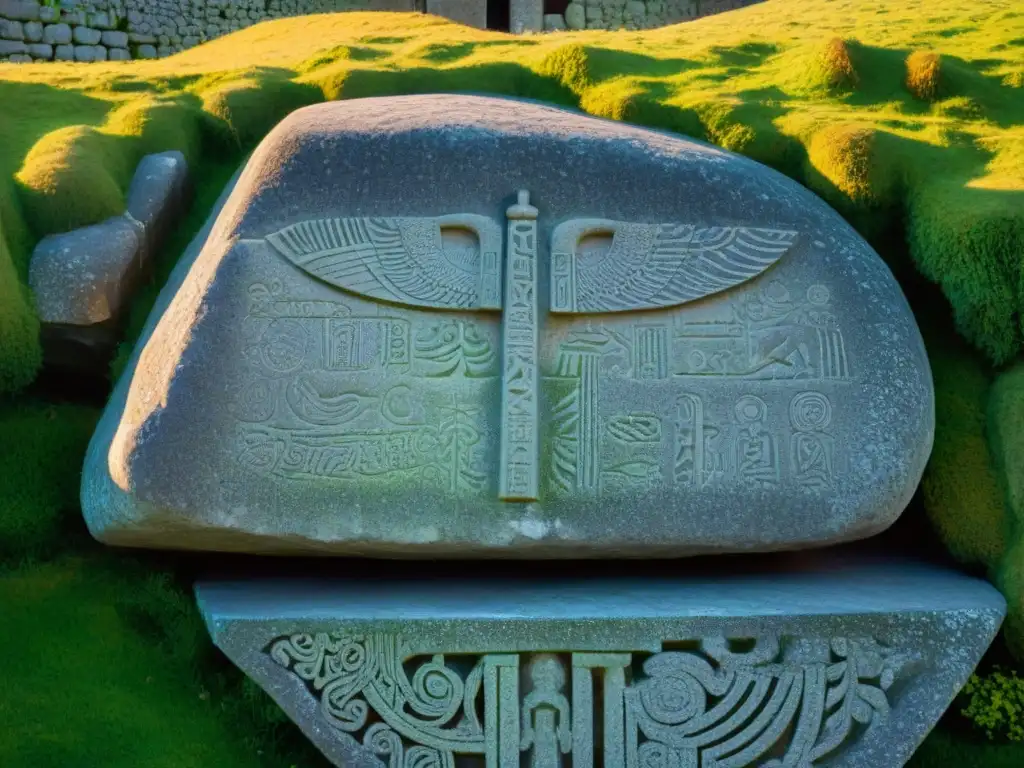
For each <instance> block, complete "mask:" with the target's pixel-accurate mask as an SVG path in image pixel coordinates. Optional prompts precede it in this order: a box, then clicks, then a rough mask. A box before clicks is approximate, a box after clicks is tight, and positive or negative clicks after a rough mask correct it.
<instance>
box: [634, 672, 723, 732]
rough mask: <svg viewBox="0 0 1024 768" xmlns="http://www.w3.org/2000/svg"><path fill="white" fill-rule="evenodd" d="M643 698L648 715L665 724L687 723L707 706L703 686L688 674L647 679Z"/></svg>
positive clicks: (643, 688)
mask: <svg viewBox="0 0 1024 768" xmlns="http://www.w3.org/2000/svg"><path fill="white" fill-rule="evenodd" d="M640 698H641V700H642V702H643V705H644V709H645V710H646V711H647V714H648V715H650V716H651V717H652V718H653V719H654V720H657V721H658V722H659V723H664V724H665V725H679V724H680V723H685V722H686V721H687V720H690V719H692V718H694V717H696V716H697V715H699V714H702V713H703V712H704V710H705V709H706V708H707V693H706V692H705V690H704V686H702V685H701V684H700V682H699V681H698V680H697V678H695V677H693V676H691V675H687V674H675V675H671V676H666V677H657V678H651V679H649V680H646V681H645V682H644V684H643V687H642V689H641V692H640Z"/></svg>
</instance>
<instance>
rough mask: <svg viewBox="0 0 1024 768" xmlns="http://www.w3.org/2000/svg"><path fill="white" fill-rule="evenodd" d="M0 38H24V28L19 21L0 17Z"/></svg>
mask: <svg viewBox="0 0 1024 768" xmlns="http://www.w3.org/2000/svg"><path fill="white" fill-rule="evenodd" d="M0 38H2V39H4V40H24V39H25V28H24V27H23V26H22V24H21V22H20V21H8V20H7V19H0Z"/></svg>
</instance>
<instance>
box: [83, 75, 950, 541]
mask: <svg viewBox="0 0 1024 768" xmlns="http://www.w3.org/2000/svg"><path fill="white" fill-rule="evenodd" d="M339 179H341V180H344V181H339ZM517 191H522V192H523V194H522V195H520V199H519V201H518V202H517V201H516V197H515V195H516V193H517ZM534 206H536V207H534ZM388 217H401V218H400V219H390V218H388ZM534 217H536V218H534ZM344 218H351V219H352V222H351V223H350V224H344V223H336V220H340V219H344ZM353 227H354V229H353ZM509 228H511V230H512V234H513V235H515V236H514V237H512V236H511V235H510V237H511V240H509V241H507V242H506V241H505V239H504V238H503V236H502V233H503V232H505V231H506V230H508V229H509ZM534 230H536V231H534ZM324 238H327V239H326V240H325V239H324ZM361 243H362V245H361ZM368 243H374V244H375V245H374V246H373V247H375V248H377V249H378V251H379V252H381V253H384V254H391V255H388V256H387V259H391V260H390V261H387V260H385V262H381V264H382V265H383V266H374V269H375V270H377V272H369V271H366V269H365V268H363V267H361V266H359V264H361V263H362V262H351V261H345V259H355V258H358V256H357V254H360V253H363V251H362V250H360V249H362V248H364V247H367V245H366V244H368ZM524 243H536V247H537V249H538V250H537V252H536V253H534V252H533V251H532V250H531V248H532V247H533V246H529V247H528V246H527V245H525V244H524ZM506 248H507V249H509V251H510V252H511V254H512V255H511V256H507V255H505V254H506ZM408 249H412V250H411V251H410V250H408ZM410 252H412V253H415V254H417V255H416V256H415V257H412V256H408V255H406V254H407V253H410ZM552 254H555V256H554V257H552ZM413 258H415V259H417V260H418V261H416V262H415V264H419V265H420V266H415V265H414V263H413V261H406V260H408V259H413ZM552 258H553V259H554V263H553V264H552ZM502 262H504V263H505V264H507V265H508V266H507V267H505V271H506V272H508V273H509V274H508V275H507V276H506V279H505V281H504V288H500V284H499V275H500V271H499V270H500V267H499V265H500V264H501V263H502ZM371 263H372V264H374V265H377V264H378V262H376V261H374V262H371ZM442 263H443V264H448V265H449V266H438V267H437V269H440V270H441V273H443V274H445V275H447V276H446V277H445V278H444V279H443V280H441V279H440V278H437V277H433V276H431V275H433V274H435V273H433V272H431V270H433V269H434V268H435V267H434V266H433V265H435V264H442ZM531 264H535V265H536V271H534V270H533V269H532V268H529V266H530V265H531ZM459 265H461V266H459ZM297 266H298V267H299V268H298V269H297V268H296V267H297ZM449 270H455V271H453V272H450V271H449ZM622 270H631V272H630V273H629V274H631V275H632V276H627V273H625V272H623V271H622ZM441 273H437V274H441ZM377 275H380V277H378V276H377ZM410 275H412V276H413V277H410ZM317 276H319V278H318V277H317ZM439 280H440V282H439ZM537 280H539V281H540V282H531V281H537ZM396 281H397V282H396ZM453 281H454V282H453ZM177 286H178V288H180V291H179V294H178V296H177V297H176V298H175V299H174V300H173V301H170V300H169V299H168V300H166V301H163V302H162V303H160V304H159V305H158V306H157V308H156V309H155V310H154V312H155V317H158V316H160V315H162V318H161V319H160V320H159V323H158V324H157V327H156V330H155V331H154V335H153V337H152V339H151V340H150V342H149V345H148V346H147V347H146V351H145V352H144V353H142V354H141V357H140V360H139V363H138V368H137V370H134V371H133V370H129V371H128V372H127V373H126V377H128V378H129V379H132V381H133V384H132V386H131V387H130V388H122V389H119V390H118V392H119V394H118V395H117V396H116V397H114V398H113V399H112V401H111V403H110V405H109V406H108V409H107V412H106V415H105V417H104V419H103V421H102V424H101V425H100V427H99V429H98V432H97V434H96V436H95V438H94V441H93V445H92V448H91V449H90V453H89V458H88V461H87V466H86V470H85V476H84V479H83V483H84V485H83V496H82V499H83V509H84V511H85V515H86V519H87V521H88V523H89V526H90V529H91V530H92V532H93V534H94V535H95V536H96V537H97V538H99V539H100V540H102V541H105V542H108V543H112V544H121V545H131V546H155V547H172V548H189V549H215V550H230V551H266V552H281V553H314V552H315V553H320V554H323V553H336V554H362V555H365V554H375V555H400V556H426V557H434V556H437V557H441V556H478V555H488V556H504V557H596V556H607V555H613V554H614V555H623V556H636V557H656V556H679V555H686V554H698V553H708V552H725V551H737V550H739V551H749V550H774V549H786V548H802V547H809V546H817V545H824V544H830V543H835V542H839V541H843V540H851V539H856V538H863V537H867V536H870V535H872V534H874V533H877V532H878V531H880V530H882V529H884V528H886V527H887V526H888V525H890V524H891V523H892V522H893V521H894V520H895V519H896V518H897V517H898V515H899V514H900V512H901V511H902V510H903V509H904V507H905V506H906V504H907V503H908V501H909V500H910V498H911V496H912V495H913V493H914V490H915V488H916V486H917V483H918V481H919V479H920V476H921V473H922V471H923V468H924V465H925V462H926V461H927V458H928V455H929V452H930V450H931V444H932V438H933V427H934V404H933V395H932V383H931V377H930V372H929V368H928V364H927V359H926V357H925V352H924V347H923V344H922V342H921V338H920V334H919V332H918V330H917V328H916V325H915V324H914V320H913V317H912V315H911V313H910V311H909V308H908V307H907V304H906V301H905V299H904V297H903V295H902V293H901V292H900V289H899V287H898V285H897V284H896V282H895V280H894V279H893V277H892V274H891V273H890V272H889V270H888V268H887V267H886V266H885V265H884V263H883V262H882V261H881V259H879V257H878V256H877V255H876V254H875V253H874V252H873V251H872V250H871V249H870V247H869V246H868V245H867V244H866V243H865V242H864V241H863V240H862V239H861V238H860V237H859V236H858V235H857V234H856V233H855V232H854V231H853V229H852V228H851V227H850V226H849V225H847V224H846V223H845V222H844V221H843V220H842V219H841V218H840V217H839V216H838V214H836V213H835V212H834V211H832V210H831V209H830V208H828V206H826V205H825V204H824V203H823V202H822V201H821V200H820V199H818V198H817V197H815V196H814V195H812V194H811V193H810V192H808V191H807V190H806V189H804V188H802V187H801V186H799V185H798V184H796V183H795V182H793V181H791V180H789V179H787V178H785V177H783V176H782V175H780V174H778V173H776V172H774V171H772V170H770V169H768V168H765V167H764V166H761V165H759V164H757V163H754V162H752V161H750V160H747V159H745V158H741V157H739V156H736V155H732V154H730V153H727V152H724V151H722V150H719V149H716V148H713V147H710V146H707V145H704V144H700V143H698V142H694V141H690V140H686V139H682V138H677V137H672V136H668V135H665V134H661V133H657V132H653V131H647V130H643V129H640V128H635V127H630V126H627V125H623V124H621V123H615V122H612V121H605V120H599V119H596V118H590V117H586V116H582V115H579V114H576V113H573V112H568V111H563V110H558V109H555V108H551V107H545V106H540V105H536V104H533V103H528V102H518V101H514V100H506V99H493V98H482V97H470V96H441V95H435V96H421V97H398V98H391V99H361V100H358V101H351V102H339V103H332V104H325V105H318V106H315V107H310V108H307V109H303V110H300V111H298V112H295V113H293V114H292V115H291V116H290V117H289V118H287V119H286V120H285V121H284V122H283V123H282V124H281V125H279V126H278V127H277V128H276V129H275V130H274V131H273V132H272V133H271V135H270V136H269V137H268V138H267V139H265V140H264V142H263V143H262V144H261V146H260V147H259V149H258V150H257V151H256V153H255V154H254V156H253V158H252V159H251V161H250V164H249V167H248V171H247V172H246V174H245V177H244V180H243V181H242V182H241V183H240V185H239V188H238V189H237V190H236V192H235V195H234V197H233V199H232V202H231V205H230V206H229V209H228V210H226V211H225V212H224V215H223V218H222V220H221V221H220V223H219V225H218V227H217V228H216V229H215V232H214V235H213V236H211V237H210V239H209V241H208V242H207V243H206V244H205V246H204V247H203V249H202V252H201V255H199V256H198V258H197V260H196V262H195V264H194V266H193V269H192V273H191V274H190V276H189V278H188V280H187V281H184V282H183V283H179V284H177ZM168 290H175V289H174V287H171V288H169V289H168ZM502 291H506V292H508V294H507V297H506V298H503V297H502ZM538 293H539V294H540V297H538ZM168 296H170V294H168ZM524 296H531V297H534V298H533V299H531V300H530V301H526V300H525V299H523V297H524ZM703 297H707V298H704V300H700V301H698V299H701V298H703ZM382 300H383V302H384V303H382ZM531 301H537V304H536V305H533V304H531V303H530V302H531ZM524 302H525V303H524ZM459 307H461V309H459ZM501 307H504V310H503V311H499V310H500V309H501ZM640 308H647V309H644V311H642V312H640V311H634V310H638V309H640ZM540 318H543V319H542V320H540ZM531 320H532V321H533V322H539V323H540V327H539V330H537V326H536V325H531V324H530V321H531ZM503 338H504V341H503ZM533 339H536V341H534V340H533ZM535 344H536V346H534V345H535ZM534 361H535V362H534ZM158 404H159V406H158ZM503 408H504V410H503ZM115 435H116V437H115Z"/></svg>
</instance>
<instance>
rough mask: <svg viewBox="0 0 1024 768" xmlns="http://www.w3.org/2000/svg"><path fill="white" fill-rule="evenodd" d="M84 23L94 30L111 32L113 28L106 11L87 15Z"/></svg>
mask: <svg viewBox="0 0 1024 768" xmlns="http://www.w3.org/2000/svg"><path fill="white" fill-rule="evenodd" d="M86 23H87V24H88V25H89V26H90V27H93V28H94V29H100V30H111V29H113V28H114V21H113V19H112V18H111V16H110V14H109V13H107V12H106V11H102V12H100V13H92V14H89V17H88V21H87V22H86Z"/></svg>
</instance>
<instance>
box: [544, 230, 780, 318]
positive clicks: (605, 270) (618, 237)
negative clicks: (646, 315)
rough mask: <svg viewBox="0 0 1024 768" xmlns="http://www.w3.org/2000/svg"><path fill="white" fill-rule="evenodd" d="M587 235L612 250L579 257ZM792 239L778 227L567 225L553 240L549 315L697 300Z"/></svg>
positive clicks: (735, 281)
mask: <svg viewBox="0 0 1024 768" xmlns="http://www.w3.org/2000/svg"><path fill="white" fill-rule="evenodd" d="M588 235H604V236H605V237H606V238H607V237H608V236H609V235H610V236H611V247H610V248H607V249H605V250H604V252H603V253H588V254H586V255H581V254H578V253H577V250H578V247H579V244H580V242H581V241H582V240H583V239H584V238H585V237H587V236H588ZM796 238H797V233H796V232H794V231H791V230H782V229H764V228H755V227H698V226H694V225H691V224H636V223H629V222H621V221H612V220H607V219H575V220H572V221H568V222H565V223H564V224H561V225H560V226H559V227H557V228H556V229H555V232H554V234H553V236H552V248H551V260H552V268H551V273H552V274H551V311H552V312H560V313H593V312H628V311H630V310H637V309H654V308H659V307H671V306H675V305H678V304H683V303H685V302H688V301H695V300H697V299H702V298H704V297H705V296H710V295H712V294H715V293H719V292H721V291H725V290H728V289H729V288H733V287H735V286H737V285H740V284H741V283H744V282H746V281H747V280H750V279H752V278H754V277H756V276H757V275H759V274H761V273H762V272H764V271H765V270H766V269H768V268H769V267H770V266H772V265H773V264H774V263H775V262H777V261H778V260H779V259H781V258H782V256H783V255H784V254H785V253H786V252H787V251H788V250H789V249H790V248H792V246H793V244H794V242H795V241H796Z"/></svg>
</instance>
